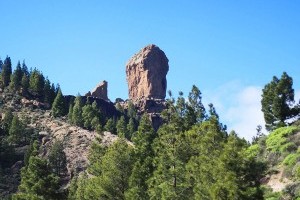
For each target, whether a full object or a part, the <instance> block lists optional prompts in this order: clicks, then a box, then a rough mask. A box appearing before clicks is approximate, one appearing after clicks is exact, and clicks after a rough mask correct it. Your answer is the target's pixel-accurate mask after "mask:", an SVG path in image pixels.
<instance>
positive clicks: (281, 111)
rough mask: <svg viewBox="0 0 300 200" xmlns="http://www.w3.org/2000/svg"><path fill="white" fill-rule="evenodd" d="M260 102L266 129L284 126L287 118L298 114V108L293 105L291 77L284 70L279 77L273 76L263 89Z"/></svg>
mask: <svg viewBox="0 0 300 200" xmlns="http://www.w3.org/2000/svg"><path fill="white" fill-rule="evenodd" d="M261 104H262V112H263V113H264V118H265V122H266V129H267V130H274V129H275V128H278V127H282V126H285V125H286V122H285V121H286V120H287V119H291V118H292V117H294V116H296V115H299V110H298V109H297V107H295V106H294V89H293V79H292V77H290V76H289V75H288V74H287V73H286V72H283V74H282V76H281V78H280V79H278V78H277V77H276V76H274V77H273V80H272V81H271V82H270V83H268V84H267V85H265V87H264V89H263V94H262V100H261Z"/></svg>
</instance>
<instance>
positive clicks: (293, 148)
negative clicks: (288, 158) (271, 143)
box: [279, 142, 297, 152]
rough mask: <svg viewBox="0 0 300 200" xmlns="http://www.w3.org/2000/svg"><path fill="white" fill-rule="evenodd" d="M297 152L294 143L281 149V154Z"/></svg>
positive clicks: (284, 145)
mask: <svg viewBox="0 0 300 200" xmlns="http://www.w3.org/2000/svg"><path fill="white" fill-rule="evenodd" d="M296 150H297V145H296V144H295V143H294V142H288V143H285V144H283V145H281V147H280V148H279V151H280V152H292V151H296Z"/></svg>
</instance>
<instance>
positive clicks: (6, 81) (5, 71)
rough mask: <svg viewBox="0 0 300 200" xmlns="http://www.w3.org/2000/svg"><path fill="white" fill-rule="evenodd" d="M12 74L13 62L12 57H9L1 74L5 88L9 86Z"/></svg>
mask: <svg viewBox="0 0 300 200" xmlns="http://www.w3.org/2000/svg"><path fill="white" fill-rule="evenodd" d="M11 74H12V67H11V60H10V57H8V56H7V57H6V59H5V60H4V63H3V65H2V72H1V76H2V85H3V87H7V86H8V85H9V82H10V76H11Z"/></svg>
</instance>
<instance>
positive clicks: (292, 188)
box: [249, 123, 300, 200]
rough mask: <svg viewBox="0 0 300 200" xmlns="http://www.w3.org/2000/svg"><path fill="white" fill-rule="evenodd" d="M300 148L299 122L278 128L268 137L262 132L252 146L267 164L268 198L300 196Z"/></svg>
mask: <svg viewBox="0 0 300 200" xmlns="http://www.w3.org/2000/svg"><path fill="white" fill-rule="evenodd" d="M299 149H300V127H299V126H298V125H297V123H296V124H294V125H292V126H289V127H282V128H278V129H276V130H274V131H272V132H271V133H270V134H269V135H268V136H264V135H263V136H261V137H260V138H259V139H258V141H257V143H256V144H253V145H252V146H250V147H249V151H251V152H252V153H253V154H255V155H256V157H257V159H258V160H261V161H262V162H264V163H266V165H267V170H266V176H265V178H263V179H262V180H261V181H262V183H263V185H265V186H266V191H268V192H266V194H265V196H266V199H274V200H275V199H298V197H300V182H299V180H300V179H299V178H300V174H299V172H300V165H299V164H300V154H299ZM268 188H269V189H268ZM270 189H271V190H270ZM271 191H273V193H272V192H271Z"/></svg>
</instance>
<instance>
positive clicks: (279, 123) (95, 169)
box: [0, 45, 300, 200]
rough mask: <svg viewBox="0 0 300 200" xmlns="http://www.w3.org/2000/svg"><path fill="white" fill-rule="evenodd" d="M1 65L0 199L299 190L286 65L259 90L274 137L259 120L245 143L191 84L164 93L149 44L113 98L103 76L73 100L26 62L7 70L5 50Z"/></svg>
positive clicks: (219, 197)
mask: <svg viewBox="0 0 300 200" xmlns="http://www.w3.org/2000/svg"><path fill="white" fill-rule="evenodd" d="M0 63H2V61H1V62H0ZM0 68H1V69H2V71H1V76H0V89H1V90H0V103H1V107H0V113H1V121H0V142H1V143H0V161H1V162H0V169H1V170H0V175H1V176H0V195H1V198H3V199H13V200H24V199H25V200H36V199H37V200H57V199H71V200H90V199H121V200H123V199H124V200H125V199H166V200H169V199H170V200H171V199H172V200H173V199H180V200H181V199H187V200H189V199H212V200H224V199H229V200H231V199H243V200H260V199H268V200H276V199H277V200H281V199H297V198H298V197H300V183H299V179H300V175H299V174H300V164H299V163H300V162H299V161H300V151H299V146H300V140H299V139H300V128H299V121H297V119H298V117H299V113H300V105H299V104H297V103H295V100H294V90H293V88H292V83H293V80H292V78H291V77H290V76H288V74H287V73H285V72H284V73H283V74H282V76H281V77H280V78H277V77H273V80H272V81H271V82H270V83H268V84H267V85H266V86H265V87H264V88H263V90H262V92H263V93H262V99H261V104H262V111H263V113H264V117H265V121H266V124H265V126H266V129H267V130H269V131H270V134H269V135H264V134H263V133H262V132H261V127H258V129H257V134H258V135H257V136H256V137H254V138H253V141H252V142H251V143H250V142H249V141H246V140H245V139H244V138H241V137H239V135H238V134H237V133H236V132H235V131H230V132H229V131H228V130H227V126H226V125H225V124H223V123H222V122H221V121H220V117H219V114H218V113H217V110H216V108H215V107H214V105H213V104H211V103H210V104H208V106H205V105H204V104H203V103H202V93H201V91H200V89H199V88H198V87H197V86H195V85H193V86H192V88H191V91H190V92H189V93H188V94H187V95H186V96H185V95H184V93H183V92H179V94H178V95H177V97H176V98H175V97H174V96H173V95H172V92H171V91H170V92H168V93H169V97H168V98H166V99H165V96H166V86H167V80H166V74H167V72H168V70H169V66H168V58H167V57H166V55H165V53H164V52H163V51H162V50H160V49H159V48H158V47H157V46H155V45H148V46H146V47H144V48H143V49H141V50H140V51H139V52H138V53H137V54H135V55H134V56H133V57H132V58H131V59H130V60H129V62H128V63H127V65H126V75H127V81H128V88H129V95H130V99H128V100H122V99H121V98H117V99H116V101H115V102H111V101H110V100H109V98H108V94H107V91H108V90H107V85H108V83H107V82H106V81H103V82H101V83H100V84H98V85H97V86H96V88H95V89H93V90H92V91H90V92H88V93H87V94H86V95H85V96H81V95H79V94H78V95H77V96H76V97H75V96H72V95H64V94H63V92H62V90H61V88H60V86H59V85H57V86H55V85H54V84H53V83H52V84H51V82H50V81H49V80H48V78H45V76H44V75H43V73H42V72H40V71H39V70H37V69H34V70H30V71H28V69H27V66H26V64H25V63H23V64H22V65H21V64H20V62H19V63H18V64H17V66H16V69H15V70H12V67H11V61H10V58H9V57H7V58H6V59H5V61H4V63H3V64H2V66H0ZM158 72H162V73H160V77H159V80H158V79H156V78H155V77H157V73H158Z"/></svg>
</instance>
